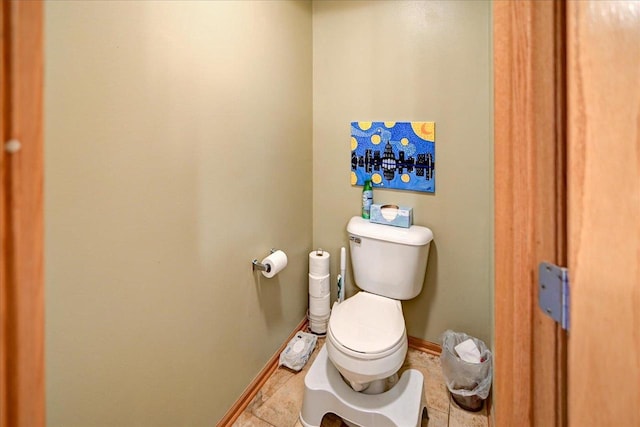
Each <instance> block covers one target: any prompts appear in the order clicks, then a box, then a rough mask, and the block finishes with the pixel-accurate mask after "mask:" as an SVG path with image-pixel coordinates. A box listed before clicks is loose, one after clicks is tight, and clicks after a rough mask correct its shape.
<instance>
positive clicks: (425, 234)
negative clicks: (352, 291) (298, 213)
mask: <svg viewBox="0 0 640 427" xmlns="http://www.w3.org/2000/svg"><path fill="white" fill-rule="evenodd" d="M347 232H348V233H349V247H350V248H351V265H352V267H353V277H354V280H355V282H356V285H358V287H359V288H360V289H362V290H364V291H367V292H371V293H374V294H377V295H382V296H385V297H387V298H393V299H399V300H407V299H411V298H414V297H416V296H417V295H418V294H419V293H420V291H421V290H422V284H423V282H424V274H425V272H426V269H427V258H428V257H429V245H430V243H431V241H432V240H433V233H432V232H431V230H429V229H428V228H426V227H420V226H417V225H412V226H411V227H410V228H401V227H393V226H390V225H381V224H375V223H372V222H369V221H368V220H366V219H363V218H360V217H358V216H354V217H353V218H351V220H350V221H349V224H348V225H347Z"/></svg>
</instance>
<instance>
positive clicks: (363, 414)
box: [300, 347, 428, 427]
mask: <svg viewBox="0 0 640 427" xmlns="http://www.w3.org/2000/svg"><path fill="white" fill-rule="evenodd" d="M423 383H424V377H423V376H422V373H421V372H420V371H418V370H415V369H408V370H406V371H405V372H403V373H402V376H401V377H400V380H399V381H398V382H397V383H396V385H395V386H393V388H391V389H390V390H388V391H386V392H384V393H381V394H363V393H358V392H357V391H354V390H353V389H352V388H351V387H349V386H348V385H347V384H346V383H345V382H344V381H343V379H342V378H341V376H340V373H339V372H338V370H337V369H336V367H335V366H333V364H332V363H331V361H329V356H328V354H327V349H326V347H322V349H320V352H319V353H318V356H317V357H316V360H315V361H314V362H313V365H311V368H310V369H309V372H307V376H306V377H305V378H304V398H303V400H302V409H301V410H300V422H301V423H302V425H303V426H304V427H319V426H320V422H321V421H322V417H323V416H324V415H325V414H327V413H329V412H333V413H334V414H336V415H338V416H339V417H341V418H343V419H344V420H345V421H350V422H352V423H355V424H357V425H359V426H367V427H400V426H401V427H410V426H416V427H420V424H421V422H422V415H423V413H424V415H425V416H428V414H427V405H426V403H425V397H424V388H423Z"/></svg>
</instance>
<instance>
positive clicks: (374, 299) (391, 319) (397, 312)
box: [328, 292, 406, 359]
mask: <svg viewBox="0 0 640 427" xmlns="http://www.w3.org/2000/svg"><path fill="white" fill-rule="evenodd" d="M328 334H329V335H330V336H331V338H332V340H333V341H334V344H337V345H338V346H339V347H341V351H343V352H346V353H353V354H352V355H353V356H354V357H360V358H363V359H368V358H370V357H373V358H377V357H384V355H385V354H386V353H390V352H394V351H396V350H397V348H398V346H399V345H402V341H403V340H406V332H405V325H404V317H403V315H402V305H401V303H400V301H397V300H394V299H391V298H386V297H383V296H380V295H375V294H371V293H368V292H359V293H358V294H356V295H354V296H352V297H351V298H348V299H346V300H345V301H343V302H342V303H340V304H336V305H334V307H333V310H332V312H331V317H330V318H329V326H328Z"/></svg>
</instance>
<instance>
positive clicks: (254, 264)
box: [251, 248, 277, 273]
mask: <svg viewBox="0 0 640 427" xmlns="http://www.w3.org/2000/svg"><path fill="white" fill-rule="evenodd" d="M275 251H277V249H275V248H271V252H270V253H274V252H275ZM256 270H258V271H266V272H267V273H269V272H270V271H271V266H269V265H264V264H263V263H261V262H260V261H258V260H257V259H254V260H253V261H251V271H256Z"/></svg>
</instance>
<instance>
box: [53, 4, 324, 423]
mask: <svg viewBox="0 0 640 427" xmlns="http://www.w3.org/2000/svg"><path fill="white" fill-rule="evenodd" d="M45 8H46V33H45V40H46V89H45V99H46V106H45V107H46V108H45V110H46V111H45V112H46V127H45V132H46V135H45V143H46V273H47V279H46V302H47V310H46V316H47V317H46V326H47V329H46V331H47V335H46V349H47V351H46V357H47V359H46V363H47V369H46V372H47V378H46V382H47V422H48V425H49V426H50V427H56V426H64V427H69V426H83V427H89V426H154V427H157V426H187V425H191V426H205V425H213V424H215V422H216V421H217V420H218V419H219V418H220V417H221V416H222V415H223V414H224V412H225V411H226V410H227V409H228V408H229V407H230V405H231V404H232V403H233V402H234V401H235V399H236V398H237V397H238V396H239V395H240V393H241V392H242V391H243V389H244V388H245V387H246V386H247V384H249V382H250V381H251V380H252V378H253V377H254V376H255V375H256V374H257V373H258V371H259V370H260V369H261V368H262V366H263V365H264V364H265V362H266V361H267V360H268V358H269V357H270V356H272V355H273V354H274V352H275V351H276V349H277V348H278V347H279V346H280V345H281V344H282V343H283V341H284V340H285V338H286V337H287V336H288V335H289V333H290V332H291V331H292V330H293V328H294V327H295V326H296V325H297V324H298V322H299V321H300V320H301V319H302V318H303V316H304V313H305V309H306V298H307V291H306V288H305V286H306V274H307V263H306V260H307V258H306V257H307V253H308V251H309V250H310V249H311V234H312V232H311V226H310V218H311V215H312V212H311V209H312V200H311V192H312V186H311V171H312V161H311V154H312V146H311V108H312V98H311V75H312V72H311V7H310V3H309V2H294V1H282V2H191V3H185V2H167V1H161V2H150V1H137V2H113V1H108V2H99V1H78V2H61V1H56V2H46V4H45ZM272 246H275V247H278V248H282V249H284V250H285V251H286V252H287V253H288V255H289V267H288V268H287V269H286V270H285V271H284V272H283V273H281V274H280V275H279V276H278V277H277V278H275V279H271V280H266V279H264V278H262V277H261V276H255V275H253V274H252V273H251V269H250V262H251V260H252V259H253V258H255V257H258V258H261V257H262V256H264V255H266V254H267V253H268V250H269V248H270V247H272Z"/></svg>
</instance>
